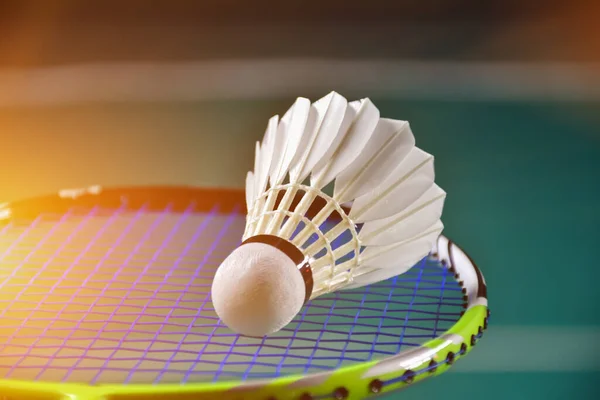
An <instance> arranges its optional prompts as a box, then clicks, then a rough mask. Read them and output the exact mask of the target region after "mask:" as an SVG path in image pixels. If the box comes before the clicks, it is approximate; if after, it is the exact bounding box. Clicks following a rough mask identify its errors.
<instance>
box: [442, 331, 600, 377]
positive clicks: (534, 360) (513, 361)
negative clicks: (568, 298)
mask: <svg viewBox="0 0 600 400" xmlns="http://www.w3.org/2000/svg"><path fill="white" fill-rule="evenodd" d="M598 355H600V327H520V326H518V327H517V326H515V327H508V326H493V324H490V327H489V329H488V330H487V331H486V332H485V333H484V335H483V338H482V339H481V340H480V342H479V343H478V344H477V346H476V347H475V348H474V349H473V350H472V352H471V353H469V355H467V357H465V359H464V360H460V362H457V363H456V366H455V367H454V368H452V369H451V370H450V371H454V372H457V373H475V372H561V371H562V372H586V371H600V360H599V359H598Z"/></svg>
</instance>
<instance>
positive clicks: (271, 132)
mask: <svg viewBox="0 0 600 400" xmlns="http://www.w3.org/2000/svg"><path fill="white" fill-rule="evenodd" d="M278 124H279V116H278V115H275V116H273V117H271V118H270V119H269V124H268V125H267V130H266V131H265V136H264V138H263V141H262V145H261V150H260V157H259V160H260V161H259V166H258V168H257V167H255V170H254V174H255V175H256V176H255V180H256V183H255V190H256V195H257V196H260V195H261V194H262V193H263V192H264V191H265V190H266V189H267V182H269V168H270V167H271V160H272V159H273V154H274V151H273V149H274V146H275V136H276V135H277V125H278Z"/></svg>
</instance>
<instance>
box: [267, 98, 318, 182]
mask: <svg viewBox="0 0 600 400" xmlns="http://www.w3.org/2000/svg"><path fill="white" fill-rule="evenodd" d="M309 112H310V100H308V99H305V98H302V97H299V98H298V99H297V100H296V102H295V103H294V105H293V106H292V107H291V108H290V109H289V110H288V111H287V112H286V113H285V115H284V116H283V118H281V122H280V124H279V128H280V129H278V132H277V134H278V136H280V138H281V140H282V143H279V142H278V145H277V147H276V148H275V149H274V151H280V152H281V154H280V156H279V157H278V160H277V164H273V169H272V170H271V171H270V175H271V176H270V180H271V186H275V185H279V184H281V182H283V180H284V178H285V176H286V175H287V173H288V172H289V168H290V165H291V163H292V160H293V159H294V157H295V156H296V152H297V151H298V146H299V145H300V141H301V140H302V136H303V134H304V128H305V127H306V122H307V121H308V114H309ZM279 145H281V146H279Z"/></svg>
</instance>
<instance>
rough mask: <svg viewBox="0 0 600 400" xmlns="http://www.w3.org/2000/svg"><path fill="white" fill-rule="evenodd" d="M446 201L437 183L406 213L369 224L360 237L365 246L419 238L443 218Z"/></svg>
mask: <svg viewBox="0 0 600 400" xmlns="http://www.w3.org/2000/svg"><path fill="white" fill-rule="evenodd" d="M445 199H446V192H444V191H443V190H442V189H441V188H440V187H439V186H438V185H435V184H434V185H433V186H432V187H431V188H429V189H428V190H427V191H426V192H425V193H424V194H423V195H422V196H421V197H420V198H419V199H418V200H417V201H415V202H414V203H413V204H411V205H410V207H408V208H407V209H406V210H404V211H402V212H400V213H398V214H396V215H392V216H391V217H387V218H383V219H379V220H376V221H369V222H367V223H365V224H364V225H363V227H362V228H361V230H360V233H359V234H358V238H359V239H360V241H361V243H362V244H363V245H388V244H393V243H397V242H402V241H404V240H408V239H409V238H411V237H414V236H417V235H418V234H419V233H420V232H423V231H425V230H426V229H427V228H429V227H430V226H432V225H433V224H434V223H435V222H437V221H438V220H439V219H440V217H441V215H442V209H443V208H444V200H445Z"/></svg>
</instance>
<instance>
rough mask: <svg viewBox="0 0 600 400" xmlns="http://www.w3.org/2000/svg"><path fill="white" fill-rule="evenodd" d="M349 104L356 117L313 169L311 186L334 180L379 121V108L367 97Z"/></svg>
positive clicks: (318, 185)
mask: <svg viewBox="0 0 600 400" xmlns="http://www.w3.org/2000/svg"><path fill="white" fill-rule="evenodd" d="M349 106H350V108H352V109H354V110H355V112H356V117H355V118H354V120H353V121H352V123H351V124H350V127H349V128H348V130H347V131H346V132H340V133H341V134H343V135H344V136H343V137H342V138H341V141H340V144H339V146H338V147H337V148H336V150H335V151H334V152H333V154H332V156H331V157H330V158H328V159H327V160H326V162H325V164H324V165H323V166H322V167H321V168H319V169H317V170H315V171H313V175H312V177H311V184H312V185H313V186H316V187H323V186H325V185H327V184H328V183H329V182H331V181H332V180H334V179H335V178H336V177H337V176H338V175H339V174H340V172H342V171H343V170H344V169H346V168H347V167H348V166H349V165H350V164H351V163H352V162H353V161H354V160H355V159H356V157H358V155H359V154H360V152H361V151H362V150H363V149H364V148H365V146H366V144H367V141H368V140H369V138H370V137H371V135H372V134H373V131H374V130H375V126H376V125H377V122H378V121H379V110H378V109H377V108H376V107H375V106H374V105H373V103H371V101H370V100H369V99H364V100H361V101H360V102H356V101H354V102H351V103H350V104H349Z"/></svg>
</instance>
